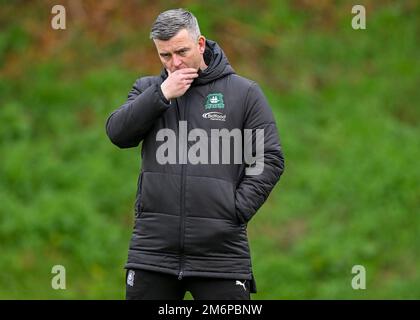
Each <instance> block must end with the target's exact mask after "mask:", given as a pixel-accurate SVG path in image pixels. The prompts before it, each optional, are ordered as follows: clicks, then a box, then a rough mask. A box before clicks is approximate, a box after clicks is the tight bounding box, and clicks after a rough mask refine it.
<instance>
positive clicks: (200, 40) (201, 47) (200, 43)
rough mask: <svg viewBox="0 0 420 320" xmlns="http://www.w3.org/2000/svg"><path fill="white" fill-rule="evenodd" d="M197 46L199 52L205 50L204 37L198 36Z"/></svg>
mask: <svg viewBox="0 0 420 320" xmlns="http://www.w3.org/2000/svg"><path fill="white" fill-rule="evenodd" d="M198 48H199V50H200V53H201V54H203V53H204V51H205V50H206V38H205V37H204V36H199V37H198Z"/></svg>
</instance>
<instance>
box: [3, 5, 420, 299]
mask: <svg viewBox="0 0 420 320" xmlns="http://www.w3.org/2000/svg"><path fill="white" fill-rule="evenodd" d="M45 3H46V2H43V1H34V2H31V3H23V2H18V3H16V4H10V3H5V4H4V6H3V7H2V10H1V12H0V18H1V21H5V23H4V26H5V27H4V28H2V31H1V32H0V66H1V68H2V69H1V73H0V96H1V99H0V120H1V123H2V125H1V126H0V137H1V139H0V154H1V156H0V179H1V180H0V203H1V206H0V246H1V247H0V248H1V254H0V268H1V270H2V272H1V273H0V298H1V299H47V298H53V299H122V298H124V293H125V284H124V276H125V274H124V270H123V269H122V268H123V265H124V263H125V260H126V255H127V249H128V242H129V239H130V236H131V230H132V221H133V202H134V196H135V186H136V181H137V180H136V179H137V174H138V169H139V166H140V159H139V149H130V150H124V151H121V150H119V149H117V148H116V147H114V146H112V145H111V143H110V142H109V141H108V139H107V137H106V135H105V130H104V125H105V121H106V118H107V116H108V115H109V113H110V112H111V111H113V110H114V109H115V108H117V107H118V106H119V105H120V104H122V103H123V102H124V100H125V98H126V95H127V92H128V90H129V89H130V88H131V85H132V83H133V82H134V80H135V79H136V78H137V77H139V76H140V75H146V74H150V73H153V72H155V73H156V72H158V71H159V68H160V66H159V61H158V57H157V55H156V54H155V53H154V51H153V50H154V48H153V47H152V44H151V43H150V42H149V40H148V39H147V35H148V28H149V26H150V24H151V22H152V21H153V19H154V18H155V16H156V15H157V14H158V13H159V12H160V11H163V10H165V9H167V8H169V3H167V2H165V1H160V2H158V3H156V4H155V5H154V4H151V3H146V4H143V5H142V6H141V8H138V6H137V3H135V2H128V3H127V5H126V8H120V7H119V6H118V4H117V2H116V1H115V2H114V1H109V3H108V4H109V6H110V7H108V8H104V6H105V5H100V4H97V3H96V4H95V3H94V2H92V1H87V2H86V5H85V9H86V10H90V9H95V10H93V11H86V13H88V14H90V15H93V16H92V17H90V18H91V19H87V18H86V17H85V18H83V15H81V14H80V13H79V15H76V12H78V11H77V10H76V9H77V8H76V9H75V7H74V6H72V5H70V3H69V2H68V3H66V4H67V5H68V6H69V9H70V11H69V12H70V13H69V14H70V15H71V17H73V20H70V21H69V23H68V30H66V31H64V32H62V31H52V30H49V25H48V23H49V20H48V19H49V18H50V17H49V10H50V7H51V6H52V5H51V6H49V5H46V4H45ZM47 3H48V2H47ZM178 4H179V5H178V6H179V7H186V8H189V9H191V10H192V11H193V12H194V13H195V14H196V15H197V17H198V20H199V21H200V25H201V29H202V32H203V34H204V35H207V36H208V37H209V38H211V39H214V40H216V41H218V42H219V43H220V44H221V45H222V47H223V48H224V49H225V51H226V53H227V54H228V58H229V60H230V61H231V63H232V65H233V67H234V68H235V70H236V71H237V72H238V73H239V74H241V75H244V76H246V77H249V78H251V79H254V80H256V81H258V82H259V83H260V84H261V85H262V87H263V88H264V91H265V93H266V95H267V97H268V99H269V101H270V104H271V106H272V108H273V111H274V113H275V117H276V121H277V124H278V127H279V130H280V137H281V141H282V144H283V148H284V153H285V157H286V172H285V174H284V176H283V177H282V179H281V181H280V183H279V184H278V185H277V186H276V187H275V189H274V190H273V192H272V194H271V195H270V197H269V200H268V201H267V202H266V203H265V204H264V206H263V207H262V208H261V210H260V211H259V213H258V214H257V216H255V218H254V219H253V220H252V222H251V223H250V224H249V226H248V233H249V237H250V246H251V250H252V256H253V267H254V273H255V277H256V279H257V286H258V290H259V292H258V294H256V295H254V299H376V298H384V299H404V298H405V299H413V298H416V299H418V298H420V275H419V272H418V269H419V266H420V258H419V255H418V248H419V247H420V232H419V231H420V217H419V207H420V201H419V199H420V188H419V181H420V172H419V169H418V165H417V161H418V159H419V157H420V143H419V138H418V137H419V136H420V134H419V133H420V132H419V119H420V115H419V107H418V101H419V98H420V97H419V93H418V87H419V83H420V82H419V74H420V66H419V62H418V61H419V46H418V41H416V40H417V35H418V31H419V25H418V19H417V17H418V13H419V6H418V5H417V4H416V3H415V1H406V2H400V3H397V2H395V1H394V2H392V1H386V2H383V3H381V4H377V3H374V2H373V1H362V3H360V4H365V5H366V7H367V30H363V31H355V30H353V29H351V27H350V26H351V17H352V16H351V14H350V12H351V4H345V3H341V2H340V3H337V2H334V1H323V2H322V4H321V3H320V4H310V2H305V1H295V2H291V1H290V2H287V1H282V2H278V1H266V2H264V5H258V4H254V3H252V2H232V4H230V5H225V4H224V5H223V6H222V2H221V1H210V2H208V3H206V4H197V3H195V4H193V3H191V2H189V1H184V2H182V1H180V2H178ZM170 7H172V4H171V6H170ZM16 9H19V10H20V11H19V12H21V16H20V19H17V18H16V17H13V16H11V15H10V12H12V11H13V10H16ZM209 12H211V14H209ZM104 16H105V17H107V18H108V19H104V18H103V17H104ZM101 17H102V20H101ZM89 21H93V22H95V23H93V22H89ZM89 23H90V24H89ZM60 32H61V33H60ZM56 264H61V265H64V266H65V267H66V271H67V289H66V290H62V291H60V290H58V291H56V290H53V289H52V288H51V279H52V276H53V275H52V274H51V268H52V266H53V265H56ZM358 264H360V265H363V266H365V267H366V271H367V284H366V286H367V289H366V290H353V289H352V287H351V280H352V277H353V276H354V275H352V274H351V269H352V267H353V265H358Z"/></svg>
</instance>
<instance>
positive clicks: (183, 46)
mask: <svg viewBox="0 0 420 320" xmlns="http://www.w3.org/2000/svg"><path fill="white" fill-rule="evenodd" d="M153 41H154V42H155V45H156V49H157V51H158V54H159V58H160V61H162V64H163V66H164V67H165V69H166V70H168V71H170V72H171V73H172V72H174V71H176V70H179V69H184V68H194V69H197V70H198V69H199V68H200V67H201V66H203V64H204V61H203V53H204V49H205V42H206V40H205V38H204V37H203V36H200V37H199V38H198V39H193V38H192V36H191V35H190V34H189V32H188V31H187V29H182V30H180V31H179V32H178V33H177V34H176V35H175V36H173V37H172V38H171V39H169V40H166V41H164V40H158V39H154V40H153Z"/></svg>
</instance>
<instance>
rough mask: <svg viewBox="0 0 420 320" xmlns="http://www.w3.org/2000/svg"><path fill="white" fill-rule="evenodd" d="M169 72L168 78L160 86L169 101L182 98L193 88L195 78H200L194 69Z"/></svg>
mask: <svg viewBox="0 0 420 320" xmlns="http://www.w3.org/2000/svg"><path fill="white" fill-rule="evenodd" d="M167 71H168V77H167V78H166V80H165V81H163V83H162V84H161V85H160V88H161V89H162V93H163V95H164V96H165V98H166V99H167V100H168V101H169V100H170V99H173V98H178V97H180V96H182V95H183V94H184V93H185V92H186V91H187V90H188V88H189V87H190V86H191V83H192V82H193V81H194V78H197V77H198V73H197V70H196V69H194V68H185V69H179V70H176V71H174V72H170V71H169V70H167Z"/></svg>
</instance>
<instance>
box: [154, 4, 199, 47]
mask: <svg viewBox="0 0 420 320" xmlns="http://www.w3.org/2000/svg"><path fill="white" fill-rule="evenodd" d="M182 29H187V31H188V32H189V34H190V35H191V36H192V38H193V39H194V40H197V39H198V37H199V36H200V35H201V33H200V28H199V26H198V21H197V18H196V17H194V15H193V14H192V13H191V12H189V11H187V10H184V9H172V10H168V11H165V12H162V13H161V14H159V16H158V17H157V18H156V21H155V23H154V24H153V26H152V30H151V32H150V39H158V40H164V41H166V40H169V39H171V38H172V37H173V36H175V35H176V34H177V33H178V32H179V31H181V30H182Z"/></svg>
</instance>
